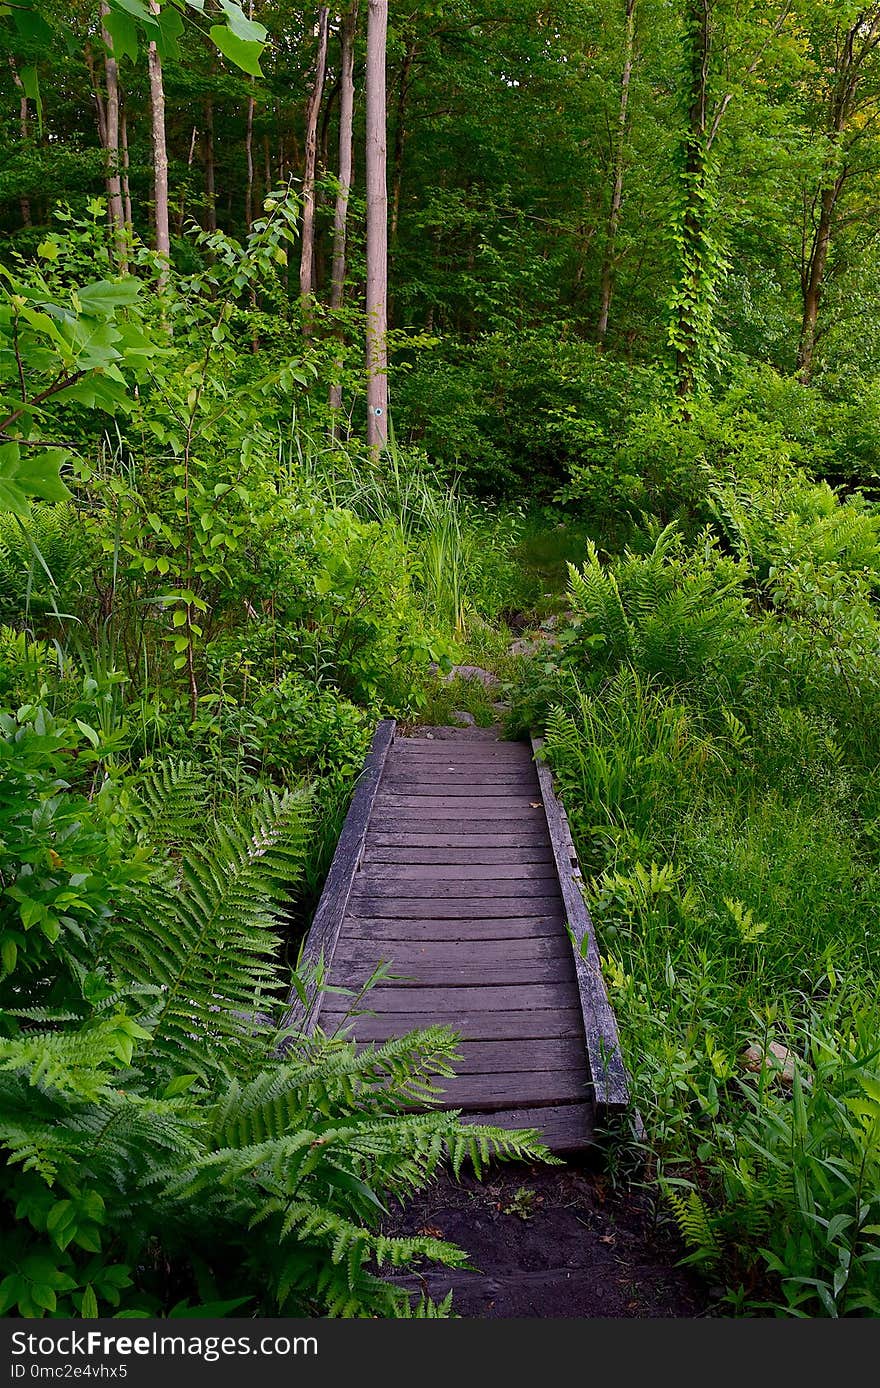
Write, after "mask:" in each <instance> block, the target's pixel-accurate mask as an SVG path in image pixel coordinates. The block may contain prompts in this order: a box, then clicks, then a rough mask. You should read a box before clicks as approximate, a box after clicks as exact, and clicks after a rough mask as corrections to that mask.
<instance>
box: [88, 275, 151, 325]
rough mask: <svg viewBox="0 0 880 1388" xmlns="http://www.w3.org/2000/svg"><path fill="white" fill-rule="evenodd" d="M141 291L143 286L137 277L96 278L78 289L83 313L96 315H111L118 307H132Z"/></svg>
mask: <svg viewBox="0 0 880 1388" xmlns="http://www.w3.org/2000/svg"><path fill="white" fill-rule="evenodd" d="M140 292H141V286H140V283H139V281H138V280H136V279H123V280H95V282H94V283H93V284H84V285H83V286H82V287H81V288H79V289H77V291H76V293H77V298H78V299H79V301H80V304H81V305H82V311H83V313H85V314H88V315H90V316H94V317H99V316H101V315H106V316H109V315H110V314H113V313H116V312H117V310H118V309H121V308H130V307H131V306H132V304H134V303H136V302H137V300H138V298H139V296H140Z"/></svg>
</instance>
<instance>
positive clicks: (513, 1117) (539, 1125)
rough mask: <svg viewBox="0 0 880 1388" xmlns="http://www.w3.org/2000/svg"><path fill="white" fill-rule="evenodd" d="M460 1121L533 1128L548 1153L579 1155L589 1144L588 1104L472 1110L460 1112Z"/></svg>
mask: <svg viewBox="0 0 880 1388" xmlns="http://www.w3.org/2000/svg"><path fill="white" fill-rule="evenodd" d="M462 1118H463V1119H464V1121H465V1122H466V1123H490V1124H493V1125H494V1126H495V1127H496V1128H507V1129H512V1128H536V1129H537V1130H538V1132H539V1133H540V1134H541V1136H542V1138H543V1140H544V1142H545V1143H546V1144H547V1146H548V1147H549V1148H550V1150H551V1151H552V1152H582V1151H584V1150H586V1149H587V1148H588V1147H591V1146H592V1144H593V1129H594V1123H595V1120H594V1113H593V1105H592V1103H582V1104H564V1105H557V1106H552V1107H548V1108H515V1109H502V1110H501V1111H500V1112H492V1111H489V1112H482V1113H481V1112H479V1111H476V1112H471V1113H463V1114H462Z"/></svg>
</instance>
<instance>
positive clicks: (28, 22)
mask: <svg viewBox="0 0 880 1388" xmlns="http://www.w3.org/2000/svg"><path fill="white" fill-rule="evenodd" d="M12 21H13V23H14V24H15V27H16V29H17V30H18V32H19V33H20V34H21V36H22V38H23V39H29V40H30V41H31V42H33V43H40V44H47V43H53V42H54V40H55V36H54V34H53V33H52V30H51V29H50V27H49V25H48V24H47V23H46V21H45V19H43V17H42V15H40V14H38V13H37V11H36V9H25V8H23V7H18V8H16V9H14V10H13V11H12Z"/></svg>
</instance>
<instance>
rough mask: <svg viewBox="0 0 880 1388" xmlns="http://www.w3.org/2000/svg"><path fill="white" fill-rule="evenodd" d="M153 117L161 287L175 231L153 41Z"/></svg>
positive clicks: (153, 3) (153, 0)
mask: <svg viewBox="0 0 880 1388" xmlns="http://www.w3.org/2000/svg"><path fill="white" fill-rule="evenodd" d="M150 9H151V11H152V12H153V14H158V13H159V9H160V6H159V3H158V0H150ZM149 67H150V118H151V122H152V133H153V215H154V217H155V226H156V250H157V251H158V253H159V255H160V256H162V257H163V259H164V260H165V261H166V268H163V270H162V271H161V273H160V275H159V289H160V291H161V290H163V289H164V288H165V285H166V284H167V283H168V269H167V266H168V265H170V263H171V234H170V231H169V226H168V149H167V146H166V144H165V85H164V83H163V81H162V60H161V58H160V57H159V50H158V48H157V47H156V45H155V43H151V44H150V51H149Z"/></svg>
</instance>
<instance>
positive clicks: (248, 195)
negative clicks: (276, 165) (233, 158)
mask: <svg viewBox="0 0 880 1388" xmlns="http://www.w3.org/2000/svg"><path fill="white" fill-rule="evenodd" d="M253 17H254V0H248V19H253ZM250 88H251V91H250V96H249V97H248V104H247V125H246V129H245V138H244V152H245V157H246V159H247V184H246V185H245V195H244V222H245V226H246V227H247V232H248V235H249V236H250V232H251V227H252V226H253V224H254V107H255V106H256V104H257V103H256V98H255V97H254V79H253V77H252V78H251V81H250Z"/></svg>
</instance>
